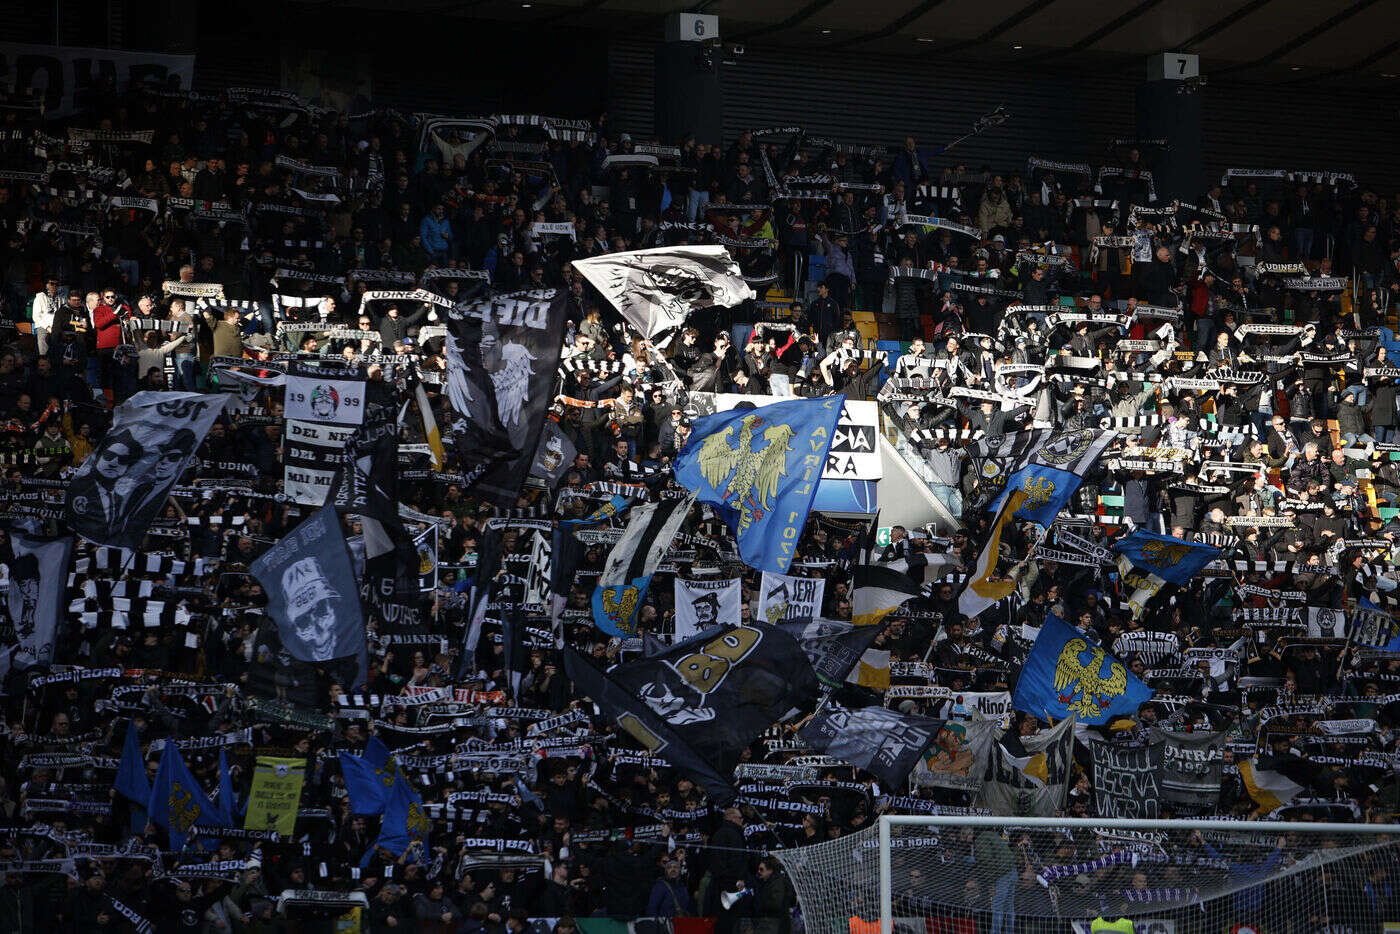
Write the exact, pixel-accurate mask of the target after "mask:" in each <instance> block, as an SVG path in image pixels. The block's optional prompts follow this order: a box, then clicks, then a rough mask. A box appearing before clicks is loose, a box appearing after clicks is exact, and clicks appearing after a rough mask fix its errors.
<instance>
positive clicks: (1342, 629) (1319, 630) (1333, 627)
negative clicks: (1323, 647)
mask: <svg viewBox="0 0 1400 934" xmlns="http://www.w3.org/2000/svg"><path fill="white" fill-rule="evenodd" d="M1307 611H1308V635H1309V636H1311V637H1312V638H1314V639H1345V638H1346V637H1347V631H1348V626H1347V612H1346V610H1334V609H1332V608H1331V607H1325V606H1310V607H1308V608H1307Z"/></svg>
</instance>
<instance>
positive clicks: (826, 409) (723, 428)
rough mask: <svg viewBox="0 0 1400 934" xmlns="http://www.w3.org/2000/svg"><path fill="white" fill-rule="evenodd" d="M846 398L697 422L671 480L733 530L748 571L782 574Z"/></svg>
mask: <svg viewBox="0 0 1400 934" xmlns="http://www.w3.org/2000/svg"><path fill="white" fill-rule="evenodd" d="M845 403H846V397H845V396H822V397H820V398H816V399H795V400H793V401H791V402H775V403H773V404H772V405H764V406H759V407H757V408H751V409H731V410H729V411H727V412H717V413H716V414H714V415H707V416H705V417H704V418H701V419H697V420H696V422H695V425H694V428H695V430H694V433H693V434H692V435H691V438H690V441H689V442H687V443H686V446H685V448H684V449H682V450H681V452H680V455H679V456H678V457H677V458H676V481H677V482H678V483H680V484H681V485H682V486H684V487H685V488H686V489H688V490H694V491H695V492H696V493H697V494H698V499H699V501H700V502H702V503H709V504H710V505H711V506H713V507H714V508H715V511H716V512H717V513H719V515H720V517H721V518H723V519H724V521H725V522H726V523H727V524H728V525H729V527H730V528H731V529H733V530H734V535H735V538H736V539H737V540H738V543H739V556H740V557H741V558H743V560H744V563H745V564H747V565H748V566H749V567H752V568H757V569H759V570H762V571H776V572H778V573H786V572H787V570H788V569H789V568H790V567H791V566H792V560H793V558H794V557H795V556H796V554H797V540H798V539H799V538H801V537H802V527H803V526H804V525H805V524H806V522H807V513H808V512H810V511H811V509H812V500H813V499H814V498H815V497H816V495H817V484H818V483H819V482H821V477H822V470H823V469H825V467H826V457H827V453H828V452H829V451H830V450H831V441H832V435H833V434H834V433H835V431H836V423H837V421H839V420H840V418H841V408H842V406H844V405H845Z"/></svg>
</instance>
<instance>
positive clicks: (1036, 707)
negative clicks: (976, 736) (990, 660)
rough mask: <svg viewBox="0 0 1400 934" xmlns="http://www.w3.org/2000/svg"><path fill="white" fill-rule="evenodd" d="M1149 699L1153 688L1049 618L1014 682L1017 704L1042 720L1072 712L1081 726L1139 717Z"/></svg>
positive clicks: (1100, 649)
mask: <svg viewBox="0 0 1400 934" xmlns="http://www.w3.org/2000/svg"><path fill="white" fill-rule="evenodd" d="M1151 697H1152V689H1151V688H1149V687H1148V686H1147V685H1145V684H1143V683H1142V682H1141V681H1140V680H1138V678H1137V676H1135V675H1134V674H1133V673H1132V672H1130V671H1128V669H1127V668H1125V667H1124V666H1123V663H1122V662H1120V661H1119V660H1118V659H1116V658H1114V657H1113V656H1112V655H1109V654H1108V653H1107V652H1105V651H1104V650H1103V649H1102V648H1100V647H1099V646H1097V645H1091V644H1090V643H1089V641H1088V640H1087V639H1086V638H1085V637H1084V636H1082V635H1080V633H1079V631H1078V630H1077V629H1075V628H1074V627H1072V626H1070V625H1069V624H1068V623H1066V622H1065V621H1064V620H1062V619H1060V618H1059V617H1058V616H1055V615H1054V614H1049V615H1047V616H1046V618H1045V622H1044V624H1043V625H1041V627H1040V632H1039V634H1037V635H1036V637H1035V644H1034V645H1033V646H1032V648H1031V654H1030V655H1029V657H1027V659H1026V664H1025V667H1024V668H1023V669H1022V670H1021V676H1020V678H1018V679H1017V681H1016V695H1015V697H1014V699H1013V703H1014V704H1015V707H1016V709H1017V710H1023V711H1025V712H1026V713H1029V714H1032V715H1034V716H1036V717H1039V718H1040V719H1041V720H1051V719H1055V720H1058V719H1059V718H1061V717H1065V716H1068V715H1069V713H1070V712H1071V711H1073V712H1075V713H1077V714H1078V716H1079V719H1080V722H1081V723H1092V724H1103V723H1107V722H1108V721H1109V720H1110V719H1112V718H1113V717H1115V716H1134V715H1136V714H1137V710H1138V707H1139V705H1141V704H1143V703H1145V702H1146V701H1148V700H1149V699H1150V698H1151Z"/></svg>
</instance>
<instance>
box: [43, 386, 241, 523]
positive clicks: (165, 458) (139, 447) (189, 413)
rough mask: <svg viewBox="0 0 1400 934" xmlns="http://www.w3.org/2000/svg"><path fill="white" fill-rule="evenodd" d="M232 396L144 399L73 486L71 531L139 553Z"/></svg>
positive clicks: (148, 395) (128, 409)
mask: <svg viewBox="0 0 1400 934" xmlns="http://www.w3.org/2000/svg"><path fill="white" fill-rule="evenodd" d="M227 401H228V400H227V397H224V396H219V395H205V394H202V393H197V392H150V391H148V392H138V393H137V394H136V395H134V396H132V397H131V398H130V399H128V400H126V401H125V402H123V403H122V404H121V405H120V406H118V408H117V411H116V414H115V417H114V419H113V422H112V429H111V431H109V432H108V433H107V434H106V436H104V437H103V438H102V440H101V441H100V442H99V443H98V445H97V448H96V450H94V451H93V452H92V455H91V456H90V457H88V458H87V459H86V460H85V461H83V463H82V465H81V466H80V467H78V469H77V470H76V471H75V472H74V474H73V477H72V480H71V481H70V482H69V484H68V492H67V494H66V498H65V502H64V505H65V513H66V518H67V521H68V524H69V525H70V526H71V527H72V528H73V530H74V531H76V532H77V533H78V534H79V535H81V536H82V537H83V538H85V539H87V540H88V541H90V542H95V543H97V544H99V545H115V546H117V547H119V548H130V549H133V550H134V549H136V548H138V547H140V545H141V540H142V539H143V538H144V537H145V535H146V530H147V529H148V528H149V527H150V524H151V520H152V519H154V518H155V516H156V513H157V512H159V511H160V510H161V508H162V507H163V506H164V505H165V500H166V497H167V496H168V495H169V494H170V490H171V488H172V487H174V486H175V483H176V481H177V480H179V479H180V475H181V474H182V473H184V471H185V468H186V467H188V466H189V464H190V461H191V460H192V459H193V458H194V456H195V451H196V450H197V449H198V448H199V445H200V443H201V442H203V441H204V436H205V435H206V434H208V433H209V428H210V426H212V425H213V424H214V421H215V420H216V419H217V418H218V417H219V415H220V413H222V412H223V410H224V404H225V403H226V402H227Z"/></svg>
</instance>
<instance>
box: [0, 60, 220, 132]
mask: <svg viewBox="0 0 1400 934" xmlns="http://www.w3.org/2000/svg"><path fill="white" fill-rule="evenodd" d="M105 76H111V77H112V78H113V79H115V82H116V87H115V88H114V89H113V90H115V91H116V92H117V93H118V94H122V93H125V92H126V90H127V87H128V86H129V85H130V84H131V83H132V82H135V83H136V84H138V85H139V84H140V83H142V82H143V81H147V80H153V81H155V82H156V84H157V85H159V86H161V87H165V86H166V82H167V80H168V79H169V78H171V77H172V76H173V77H178V78H179V79H180V84H179V86H180V87H182V88H189V87H192V86H193V85H194V56H193V55H162V54H159V53H156V52H138V51H126V50H123V49H85V48H79V47H76V46H56V45H30V44H27V43H20V42H0V85H3V86H5V87H8V88H14V89H16V90H18V91H21V92H22V91H23V90H24V89H25V88H31V87H32V88H35V89H36V90H39V91H41V92H42V93H43V96H44V119H45V120H54V119H57V118H60V117H67V116H70V115H72V114H74V113H77V112H78V111H79V110H81V109H82V108H83V107H85V106H86V104H87V99H86V97H87V92H88V91H89V90H90V89H92V88H96V87H97V86H98V84H99V80H100V79H101V78H102V77H105Z"/></svg>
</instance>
